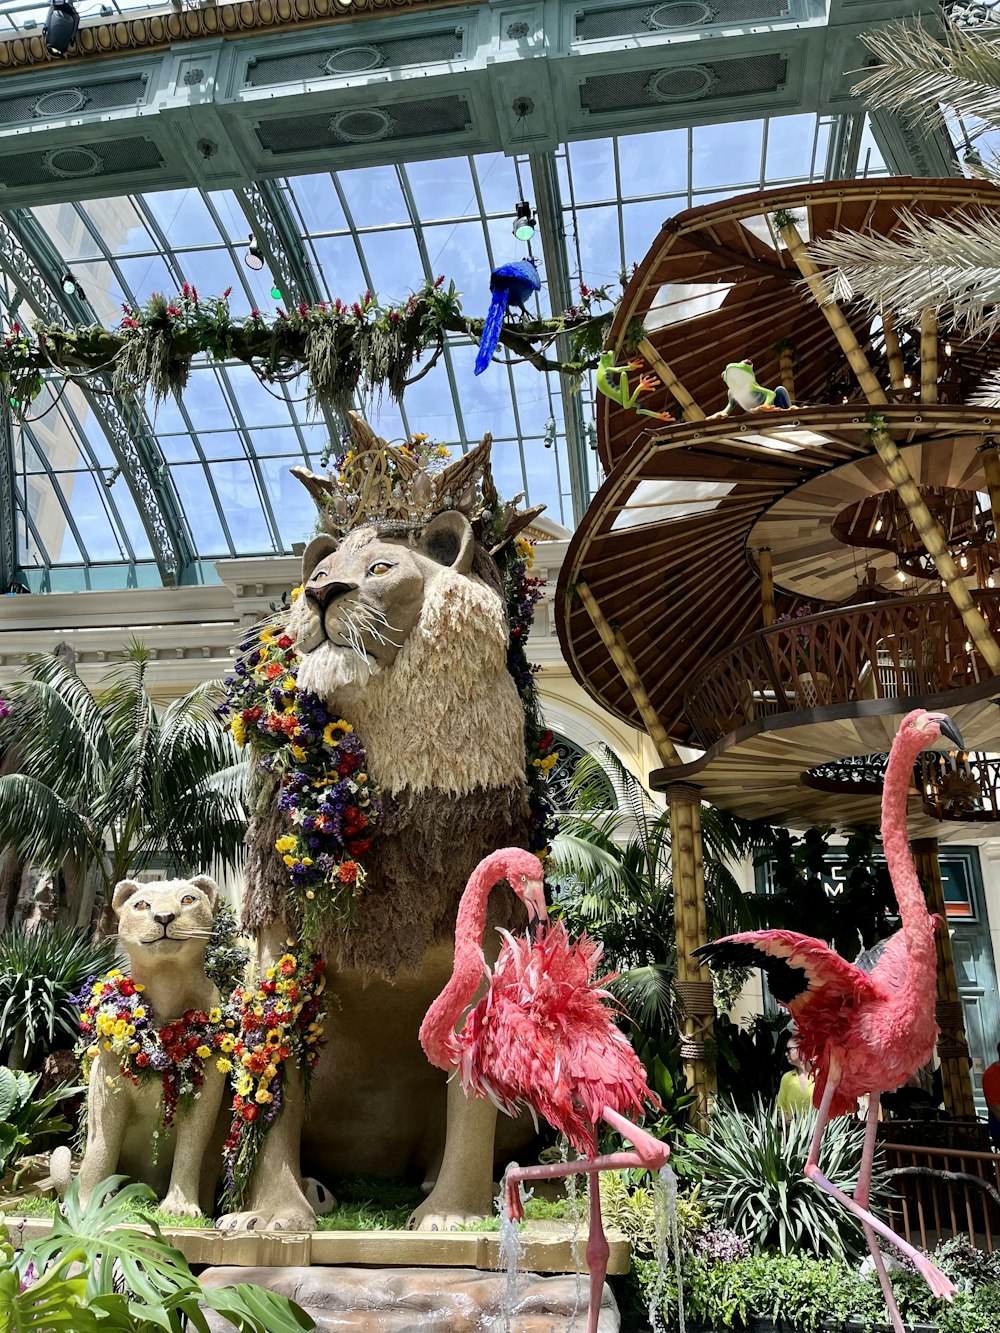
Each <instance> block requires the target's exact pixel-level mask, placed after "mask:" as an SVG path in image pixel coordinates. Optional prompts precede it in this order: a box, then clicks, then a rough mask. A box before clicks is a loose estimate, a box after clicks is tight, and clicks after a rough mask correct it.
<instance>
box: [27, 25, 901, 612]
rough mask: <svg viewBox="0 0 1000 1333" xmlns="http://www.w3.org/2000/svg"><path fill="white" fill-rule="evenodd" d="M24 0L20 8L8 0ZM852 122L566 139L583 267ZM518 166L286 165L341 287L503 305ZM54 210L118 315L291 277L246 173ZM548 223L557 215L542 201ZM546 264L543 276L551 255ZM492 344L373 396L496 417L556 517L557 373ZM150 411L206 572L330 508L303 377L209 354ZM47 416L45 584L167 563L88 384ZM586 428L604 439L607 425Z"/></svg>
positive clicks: (804, 171) (525, 171)
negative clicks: (438, 280) (491, 358)
mask: <svg viewBox="0 0 1000 1333" xmlns="http://www.w3.org/2000/svg"><path fill="white" fill-rule="evenodd" d="M31 8H33V7H30V6H25V7H24V9H23V13H24V14H25V15H27V14H28V11H29V9H31ZM21 12H22V11H19V10H17V9H16V8H8V9H7V17H8V18H13V17H15V16H16V15H17V14H18V13H21ZM37 12H41V11H40V10H39V11H37ZM95 12H96V10H95ZM833 124H834V122H833V120H832V119H831V118H830V117H824V116H816V115H813V114H808V115H793V116H785V117H781V118H771V119H767V120H748V121H742V122H738V123H736V124H726V125H706V126H698V127H694V128H692V129H678V130H668V131H661V132H654V133H646V134H634V135H627V136H621V137H618V138H610V139H595V140H589V141H585V142H579V143H573V144H569V145H566V146H563V147H562V148H561V149H560V150H559V151H558V152H557V153H556V154H555V158H556V165H557V168H558V181H559V188H560V193H561V201H560V205H559V206H560V209H561V213H562V216H561V218H560V219H558V221H557V227H559V228H561V229H562V232H563V237H562V238H561V240H562V243H564V244H565V246H566V251H567V260H568V267H569V272H570V274H571V275H572V282H573V285H574V288H575V287H576V286H577V285H578V284H579V283H580V282H584V283H587V284H588V285H590V286H599V285H601V284H603V283H608V282H610V283H614V282H616V281H617V279H618V277H619V274H620V273H621V271H622V269H623V268H626V267H627V266H630V265H631V264H633V263H635V262H638V261H639V260H641V259H642V257H643V255H644V254H645V253H646V250H647V249H648V247H649V245H650V243H651V241H652V239H653V237H654V236H655V234H656V232H657V231H658V229H659V228H660V226H661V224H662V223H663V221H664V219H666V218H668V217H670V216H672V215H673V214H675V213H677V212H679V211H681V210H682V209H685V208H687V207H689V206H691V205H692V204H697V203H707V202H710V201H712V200H715V199H720V198H726V197H728V196H730V195H732V194H734V193H738V192H744V191H748V190H757V189H760V188H762V186H764V185H765V184H766V185H780V184H785V183H796V182H800V181H809V180H814V179H822V178H823V177H824V175H825V172H826V164H827V153H828V147H829V142H830V136H831V129H832V127H833ZM859 161H860V170H861V171H862V172H865V171H866V170H867V174H876V173H883V172H884V171H885V166H884V164H883V162H882V160H881V158H880V157H879V156H878V152H877V149H876V148H875V146H874V142H873V140H872V139H871V137H870V134H868V132H867V130H866V133H865V137H864V141H863V142H862V145H861V152H860V159H859ZM651 163H655V164H656V169H655V171H651V169H650V164H651ZM519 179H520V182H521V184H522V185H523V187H524V190H525V197H527V198H529V199H530V198H532V197H533V195H532V190H531V172H530V163H529V162H528V160H527V159H525V158H522V159H515V158H508V157H504V156H503V155H502V154H499V153H489V154H482V155H478V156H475V157H456V158H447V159H438V160H433V161H423V162H412V163H407V164H406V165H405V166H375V167H367V168H363V169H357V170H346V171H338V172H332V173H330V174H324V175H310V176H300V177H294V178H289V179H283V180H280V181H278V182H276V184H277V186H278V188H279V189H280V191H281V192H282V194H283V196H284V199H285V202H286V204H287V206H288V210H289V212H290V215H291V217H292V219H293V220H294V223H295V225H296V227H297V228H298V230H299V233H300V236H301V237H302V239H303V245H304V249H305V253H306V257H307V259H308V261H309V263H310V265H311V267H312V269H313V273H314V276H315V280H316V283H317V285H318V287H319V288H320V290H321V292H322V294H323V296H324V297H326V298H332V297H336V296H340V297H342V298H344V299H346V300H348V301H350V300H353V299H355V297H356V295H357V294H358V293H359V292H361V291H363V290H364V289H365V288H369V287H370V288H371V289H372V290H373V291H376V292H377V293H378V294H379V296H380V297H382V298H393V299H396V300H398V299H400V298H405V297H406V295H407V293H408V292H409V291H410V290H412V289H413V288H414V287H416V286H418V285H419V284H420V283H421V282H422V280H423V279H424V277H425V276H432V277H433V276H437V274H439V273H443V274H445V275H446V276H447V277H448V278H449V279H453V280H454V281H455V284H456V286H457V287H458V289H459V290H460V291H461V292H462V293H464V295H463V305H464V308H465V310H466V312H467V313H469V314H479V313H485V310H486V308H487V305H488V300H489V274H490V270H491V269H492V268H493V267H494V265H495V264H497V263H503V262H505V261H508V260H510V259H512V258H516V257H518V256H519V254H520V253H523V248H524V247H523V246H522V245H521V244H520V243H518V242H515V241H514V239H513V237H512V235H511V216H512V210H513V204H514V201H515V200H516V199H517V198H518V195H519ZM34 214H35V217H36V218H37V220H38V222H39V223H40V224H41V225H42V226H43V227H44V229H45V231H46V233H47V235H48V236H49V238H50V240H51V241H52V242H53V244H54V245H55V246H56V248H57V249H58V251H59V253H60V254H61V256H62V257H63V259H64V260H65V261H66V264H67V266H68V267H69V268H71V269H72V271H73V273H74V275H75V276H76V277H77V279H78V280H79V282H80V283H81V285H82V287H83V289H84V292H85V295H86V297H87V299H88V300H89V302H90V303H91V305H92V306H93V307H94V309H95V310H96V311H97V313H98V316H99V318H100V319H101V320H102V321H103V322H104V323H106V324H107V325H109V326H114V325H116V324H117V323H118V321H119V319H120V318H121V306H122V304H123V303H127V304H130V305H131V304H141V303H142V302H143V301H145V300H146V298H147V297H148V296H149V295H150V294H151V293H152V292H154V291H162V292H167V293H172V292H173V291H175V290H177V289H179V287H180V285H181V283H183V282H185V281H186V282H190V283H193V284H194V285H195V286H197V287H198V289H199V291H200V292H202V293H203V294H206V295H214V294H217V293H219V292H221V291H222V290H223V289H224V288H226V287H232V289H233V291H232V295H231V298H230V303H231V308H232V311H233V314H234V315H235V316H237V317H239V316H242V315H245V314H247V313H249V311H250V310H251V309H252V308H258V309H260V310H263V311H265V312H270V311H273V310H274V308H275V307H276V306H277V305H279V304H281V301H280V300H276V299H275V298H274V297H273V296H272V287H274V285H275V282H276V281H277V279H276V278H272V275H271V274H270V273H269V272H268V271H267V269H266V268H265V269H264V270H263V271H261V272H257V273H254V272H252V271H251V270H250V269H249V268H247V266H246V265H245V263H244V262H243V257H244V255H245V252H246V244H247V235H248V232H249V225H248V223H247V221H246V218H245V215H244V213H243V211H242V209H241V208H240V206H239V203H238V201H237V199H236V197H235V196H234V195H233V194H232V193H231V192H228V191H220V192H217V193H203V192H201V191H199V190H197V189H193V188H192V189H188V190H184V191H165V192H162V193H150V194H146V195H142V196H130V197H120V198H112V199H102V200H92V201H87V202H83V203H66V204H61V205H47V206H44V207H39V208H37V209H35V210H34ZM540 226H541V227H542V228H545V227H546V226H549V227H551V226H552V222H551V220H548V221H547V220H546V219H545V218H541V219H540ZM539 239H540V238H539V237H538V236H536V238H535V248H536V252H540V248H541V247H540V246H539V244H538V242H539ZM14 276H15V275H11V274H9V273H8V274H6V275H5V277H4V281H5V283H6V287H7V308H8V310H9V311H10V312H11V317H12V318H13V317H16V316H15V314H14V312H15V310H17V311H18V313H19V315H20V317H21V318H22V319H28V320H30V319H31V318H33V317H34V315H35V312H34V311H32V310H31V309H30V307H28V306H27V305H26V304H24V305H21V304H20V303H21V297H20V295H19V293H18V292H17V291H16V288H15V286H14V282H13V278H14ZM542 278H543V284H544V282H545V271H544V267H543V268H542ZM571 299H572V295H571ZM564 304H565V302H563V303H559V302H550V298H549V293H548V290H547V286H545V285H543V289H542V292H541V294H540V301H539V310H540V312H541V313H543V314H548V313H550V312H552V311H553V305H554V306H556V307H557V309H561V308H562V305H564ZM475 351H476V349H475V346H474V344H472V343H471V342H469V341H468V340H462V339H458V338H453V339H452V340H451V341H450V343H449V346H448V348H447V352H446V355H445V356H444V357H443V358H442V360H441V362H440V363H439V365H438V366H437V367H436V368H435V369H434V370H433V371H432V372H431V373H430V374H428V375H427V376H426V377H425V378H423V379H422V380H420V381H418V382H417V383H416V384H414V385H413V386H412V387H411V388H410V389H409V390H408V391H407V393H406V398H405V403H404V406H403V407H402V408H398V407H396V406H395V405H394V404H392V403H391V402H390V401H389V400H388V399H386V400H384V401H383V402H382V403H380V404H374V405H367V404H365V405H361V406H363V407H364V408H365V409H366V415H367V417H368V419H369V420H370V421H371V422H372V424H373V425H374V426H375V427H376V428H377V429H378V430H379V432H380V433H381V434H382V435H383V436H385V437H386V438H389V439H392V438H399V437H401V436H403V435H406V434H408V433H411V432H413V431H424V432H426V433H428V434H429V435H431V436H432V437H433V438H434V439H435V440H437V441H439V442H443V443H445V444H448V445H449V446H451V447H452V449H453V451H460V450H463V449H465V448H467V447H468V446H469V445H470V444H474V443H475V442H477V441H478V440H479V439H480V437H481V436H482V434H483V433H484V432H485V431H487V430H490V431H492V433H493V436H494V441H495V444H494V450H493V465H494V474H495V477H496V481H497V485H498V488H499V489H500V492H501V494H504V495H514V494H516V493H517V492H519V491H524V492H525V493H526V494H527V496H528V499H529V501H530V502H531V503H544V504H546V505H547V506H548V509H547V515H546V516H547V517H548V518H549V519H551V520H552V521H554V522H555V523H557V524H562V525H564V526H565V527H571V526H572V524H573V505H572V497H571V494H570V484H569V474H568V466H567V458H566V452H565V450H566V443H565V434H564V423H563V401H562V397H561V395H560V386H559V384H558V382H557V377H555V376H552V375H544V374H540V373H539V372H538V371H536V370H534V369H533V368H532V367H530V366H525V365H516V366H511V367H507V366H504V365H500V364H495V365H493V366H491V367H490V368H489V370H488V371H487V372H486V373H485V374H484V375H482V376H480V377H475V376H474V375H473V362H474V359H475ZM593 392H594V390H593V385H592V384H588V383H585V384H584V386H583V389H582V395H583V396H582V405H583V416H584V421H585V423H591V422H592V421H593V416H594V411H593ZM147 411H148V414H149V417H150V420H151V421H152V423H153V426H154V429H155V434H156V439H157V441H158V445H159V449H160V451H161V453H162V459H161V460H160V462H159V464H158V466H159V468H160V471H161V476H165V477H168V478H169V481H170V484H171V486H172V487H173V489H174V491H175V494H176V498H177V500H178V502H179V507H180V508H181V510H182V512H183V515H184V522H185V523H186V525H187V528H188V535H189V538H190V544H191V548H192V549H193V551H194V552H195V553H196V556H197V561H198V566H197V567H196V568H195V569H193V570H191V571H188V572H187V574H186V577H187V578H190V579H214V578H215V577H216V575H215V573H214V571H213V569H212V562H213V561H214V560H216V559H219V558H226V557H233V556H251V555H269V554H276V553H281V552H289V551H290V550H291V547H292V543H295V542H300V541H302V540H304V539H306V538H307V537H308V535H309V534H310V533H311V531H312V530H313V527H314V523H315V510H314V507H313V505H312V502H311V500H310V499H309V497H308V495H307V493H306V491H305V490H304V488H303V487H302V486H301V485H300V484H299V482H297V481H296V480H295V479H294V478H293V477H292V476H290V474H289V468H290V467H291V466H293V465H295V464H301V463H306V464H307V465H309V466H311V467H313V468H316V469H319V468H320V467H321V462H320V456H321V454H322V452H323V449H324V447H325V445H326V444H327V441H328V439H329V431H328V429H327V426H326V424H325V423H324V422H323V421H322V420H316V419H314V418H310V417H309V415H308V414H307V412H306V409H305V404H304V402H303V401H302V400H301V390H300V389H299V388H298V386H297V385H296V384H290V385H274V386H269V387H265V386H264V385H262V384H261V383H260V381H259V380H258V379H257V377H256V376H255V375H254V373H253V372H252V371H251V370H250V369H249V368H248V367H246V366H243V365H235V364H215V363H210V362H208V361H207V360H206V361H203V362H202V363H200V364H198V365H197V366H196V368H195V370H194V371H193V373H192V375H191V379H190V381H189V384H188V387H187V389H186V390H185V392H184V395H183V399H182V400H181V401H180V402H175V401H172V400H171V401H168V402H166V403H164V404H161V405H160V407H159V409H158V411H156V412H155V413H154V409H153V406H152V404H151V403H150V404H147ZM30 415H31V419H30V420H29V421H27V422H24V423H15V426H14V432H15V434H14V446H15V472H16V482H15V489H16V492H17V498H16V505H17V511H18V513H17V518H18V542H19V552H20V561H21V565H22V569H23V571H24V575H23V581H24V582H26V583H27V584H28V585H29V586H31V587H32V588H33V589H39V590H41V589H53V590H56V589H60V588H70V587H120V586H125V585H132V586H135V585H136V584H153V583H156V582H157V581H158V579H157V572H156V567H155V564H154V563H153V552H152V550H151V549H150V544H149V539H148V537H147V535H146V532H145V530H144V528H143V524H142V521H141V519H140V517H139V514H138V513H137V511H136V508H135V505H134V503H133V502H132V499H131V495H130V493H129V490H128V486H127V485H126V483H125V481H124V479H122V478H120V477H119V475H118V472H117V469H116V466H115V458H114V455H113V453H112V450H111V448H110V446H109V444H108V442H107V440H106V439H105V437H104V435H103V432H102V429H101V426H100V421H99V418H98V417H96V416H95V414H94V413H93V411H92V410H91V408H90V405H89V403H88V401H87V399H86V397H85V396H84V394H83V393H82V392H81V391H80V389H79V388H78V387H77V386H76V385H69V386H64V385H63V384H62V383H61V381H59V380H56V379H53V381H52V382H50V384H49V385H47V387H46V390H45V392H44V393H43V394H42V396H41V397H39V398H38V399H37V400H36V401H35V403H33V404H32V407H31V414H30ZM586 434H587V443H588V444H590V445H591V446H593V444H594V442H595V437H594V433H593V427H592V426H590V425H589V424H588V425H587V428H586ZM586 453H587V458H588V468H589V477H588V484H589V487H590V489H591V492H592V490H593V488H594V487H595V486H596V485H597V484H598V482H599V477H598V475H597V459H596V453H595V452H594V451H593V448H592V447H591V448H588V449H587V450H586Z"/></svg>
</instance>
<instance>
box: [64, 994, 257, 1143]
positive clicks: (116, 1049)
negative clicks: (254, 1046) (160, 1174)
mask: <svg viewBox="0 0 1000 1333" xmlns="http://www.w3.org/2000/svg"><path fill="white" fill-rule="evenodd" d="M143 990H144V987H143V986H142V985H141V984H140V983H139V982H135V981H133V980H132V979H131V977H127V976H125V975H124V974H123V973H122V971H121V970H120V969H119V968H115V969H113V970H112V971H111V972H109V973H108V974H107V976H105V977H103V978H101V980H100V981H96V982H94V983H93V985H92V986H91V987H90V989H89V992H87V991H85V992H84V993H83V994H82V995H80V996H77V997H76V999H77V1003H78V1005H79V1008H80V1037H81V1040H80V1044H79V1046H78V1048H77V1053H78V1055H79V1056H80V1058H81V1067H82V1077H83V1081H84V1082H85V1083H86V1082H87V1081H88V1079H89V1077H90V1071H91V1067H92V1066H93V1063H94V1061H95V1060H96V1059H97V1057H98V1056H99V1055H100V1053H101V1051H102V1050H104V1051H110V1052H113V1053H114V1055H116V1056H117V1058H118V1069H119V1072H120V1074H121V1075H122V1077H123V1078H126V1079H128V1081H129V1082H130V1083H133V1084H135V1085H136V1086H137V1087H138V1085H139V1083H140V1081H141V1080H142V1079H144V1078H159V1079H160V1081H161V1084H162V1089H163V1091H162V1095H161V1099H160V1124H159V1128H158V1130H157V1132H156V1134H155V1135H154V1142H153V1151H154V1160H155V1153H156V1147H157V1141H158V1138H159V1134H160V1132H161V1131H162V1130H164V1129H169V1128H170V1126H171V1125H172V1124H173V1123H174V1119H175V1117H176V1115H177V1111H178V1108H184V1107H186V1106H188V1105H190V1103H191V1101H192V1100H193V1099H194V1098H195V1097H197V1096H198V1090H199V1089H200V1088H201V1086H202V1084H203V1083H204V1082H205V1064H206V1062H207V1061H208V1060H210V1059H211V1058H212V1055H213V1054H215V1053H216V1052H221V1054H222V1056H223V1057H224V1056H225V1053H226V1052H227V1051H230V1050H232V1049H233V1048H234V1046H235V1044H236V1039H235V1036H234V1029H235V1028H236V1023H237V1020H236V1018H235V1017H234V1016H233V1014H232V1013H231V1012H229V1010H228V1009H227V1010H223V1009H221V1008H215V1009H210V1010H208V1011H207V1012H206V1011H205V1010H202V1009H188V1010H187V1011H186V1012H185V1013H184V1014H182V1016H181V1017H180V1018H178V1019H175V1020H174V1021H173V1022H172V1023H167V1024H165V1025H164V1026H163V1027H157V1025H156V1018H155V1015H154V1014H153V1010H152V1006H151V1005H150V1004H149V1002H148V1001H147V1000H145V999H144V998H143ZM220 1063H221V1061H220Z"/></svg>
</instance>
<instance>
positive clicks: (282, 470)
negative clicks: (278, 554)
mask: <svg viewBox="0 0 1000 1333" xmlns="http://www.w3.org/2000/svg"><path fill="white" fill-rule="evenodd" d="M289 466H290V464H289V461H288V460H287V459H282V458H263V459H261V463H260V468H261V472H262V473H263V476H264V484H265V486H266V488H267V493H268V495H269V496H270V497H271V506H272V508H273V509H274V517H275V519H276V520H277V523H278V531H279V533H280V534H281V543H282V546H283V548H284V549H285V550H286V551H290V550H291V549H292V543H293V542H307V541H308V540H309V539H310V537H311V536H312V534H313V532H314V530H315V528H316V506H315V504H314V503H313V501H312V499H311V497H310V495H309V492H308V491H307V490H306V488H305V487H304V486H303V485H302V483H301V482H300V481H298V480H297V479H296V478H295V477H293V476H292V474H291V472H290V471H289V470H288V469H289Z"/></svg>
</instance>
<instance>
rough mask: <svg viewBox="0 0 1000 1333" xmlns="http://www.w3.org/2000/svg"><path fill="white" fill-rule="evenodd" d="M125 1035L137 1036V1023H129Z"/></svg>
mask: <svg viewBox="0 0 1000 1333" xmlns="http://www.w3.org/2000/svg"><path fill="white" fill-rule="evenodd" d="M125 1035H126V1037H134V1036H135V1024H134V1023H129V1025H128V1027H127V1028H126V1029H125Z"/></svg>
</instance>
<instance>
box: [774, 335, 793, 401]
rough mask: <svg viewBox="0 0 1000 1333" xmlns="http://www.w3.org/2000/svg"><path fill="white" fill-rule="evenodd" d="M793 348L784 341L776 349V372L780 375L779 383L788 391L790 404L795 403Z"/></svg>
mask: <svg viewBox="0 0 1000 1333" xmlns="http://www.w3.org/2000/svg"><path fill="white" fill-rule="evenodd" d="M793 358H794V348H793V347H792V346H791V344H790V343H789V342H788V341H787V340H786V341H785V342H783V343H781V344H779V347H778V370H779V372H780V374H781V383H782V384H783V385H784V386H785V388H786V389H787V390H788V398H789V401H790V402H793V403H794V402H795V362H794V359H793Z"/></svg>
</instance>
